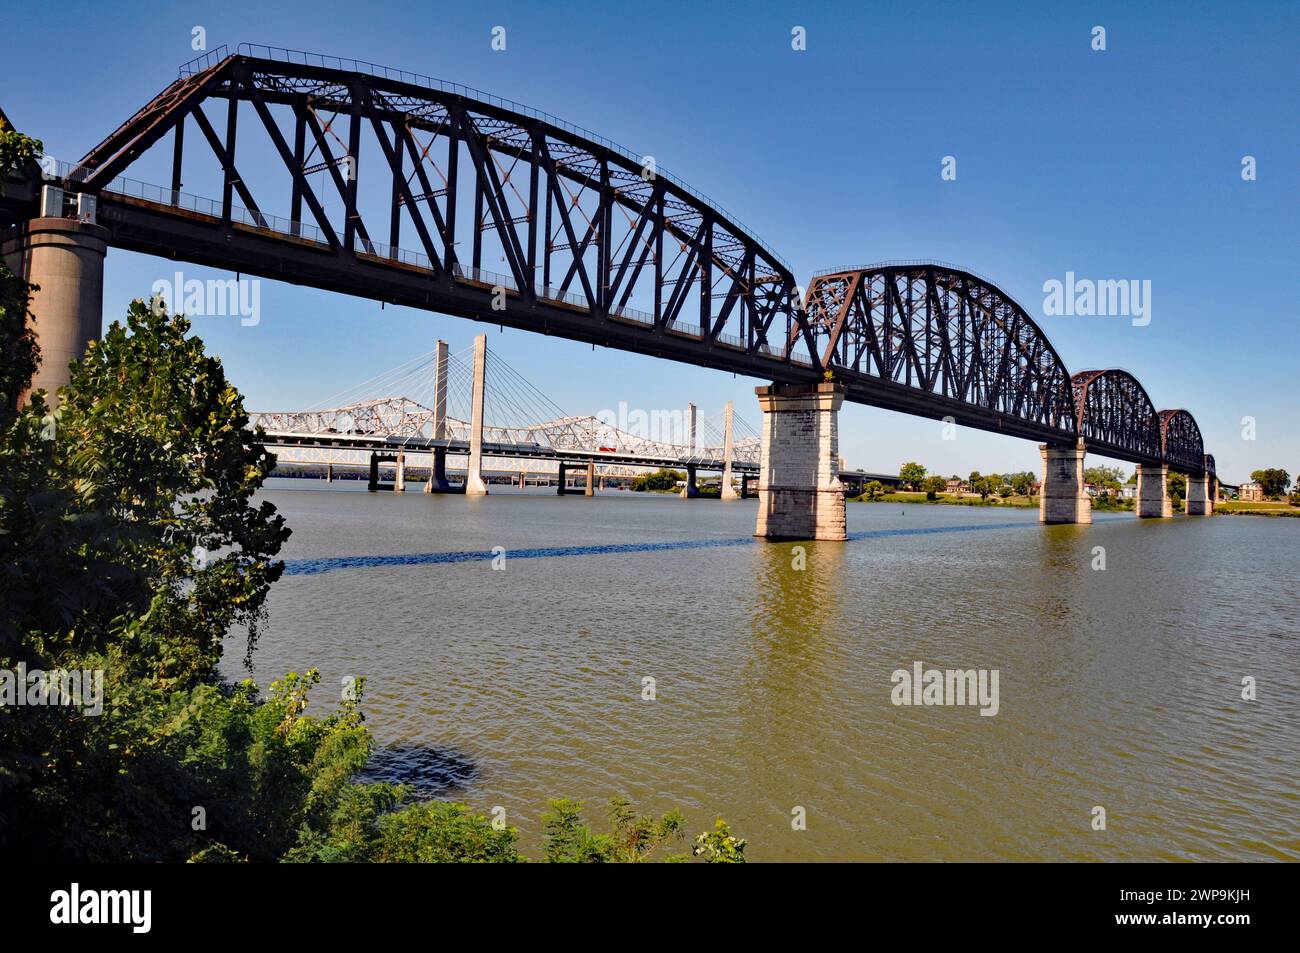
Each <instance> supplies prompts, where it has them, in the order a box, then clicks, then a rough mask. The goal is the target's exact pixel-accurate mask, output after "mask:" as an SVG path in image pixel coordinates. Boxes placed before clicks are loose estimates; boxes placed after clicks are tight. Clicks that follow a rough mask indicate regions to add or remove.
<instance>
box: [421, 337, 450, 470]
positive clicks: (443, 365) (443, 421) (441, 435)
mask: <svg viewBox="0 0 1300 953" xmlns="http://www.w3.org/2000/svg"><path fill="white" fill-rule="evenodd" d="M434 353H435V357H434V362H433V439H434V440H446V439H447V373H448V370H449V363H448V362H449V357H448V352H447V342H446V341H439V342H438V344H437V346H436V348H435V351H434ZM450 489H451V483H449V482H448V480H447V451H446V450H445V449H441V450H434V451H433V459H432V460H431V461H430V467H429V481H428V482H427V483H426V484H425V485H424V492H425V493H446V492H447V491H448V490H450Z"/></svg>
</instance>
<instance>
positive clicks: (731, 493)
mask: <svg viewBox="0 0 1300 953" xmlns="http://www.w3.org/2000/svg"><path fill="white" fill-rule="evenodd" d="M734 421H735V408H734V406H733V405H732V402H731V401H727V414H726V427H725V428H724V436H723V441H722V460H723V463H722V498H723V499H724V500H738V499H740V494H738V493H737V492H736V490H735V488H734V487H733V486H732V485H731V454H732V448H733V447H734V445H735V444H734V439H733V436H732V426H733V424H734Z"/></svg>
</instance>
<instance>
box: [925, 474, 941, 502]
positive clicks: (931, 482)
mask: <svg viewBox="0 0 1300 953" xmlns="http://www.w3.org/2000/svg"><path fill="white" fill-rule="evenodd" d="M946 488H947V483H945V482H944V479H943V477H941V476H928V477H926V478H925V479H924V480H922V481H921V490H922V491H923V492H924V493H925V498H926V499H927V500H934V499H938V497H939V494H940V493H942V492H943V491H944V489H946Z"/></svg>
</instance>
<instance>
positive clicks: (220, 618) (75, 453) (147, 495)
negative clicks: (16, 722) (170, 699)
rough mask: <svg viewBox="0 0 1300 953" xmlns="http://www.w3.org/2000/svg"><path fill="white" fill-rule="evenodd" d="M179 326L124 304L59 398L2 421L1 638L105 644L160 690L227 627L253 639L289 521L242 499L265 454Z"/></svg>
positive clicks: (208, 650)
mask: <svg viewBox="0 0 1300 953" xmlns="http://www.w3.org/2000/svg"><path fill="white" fill-rule="evenodd" d="M189 327H190V325H189V322H188V321H187V320H186V319H185V318H183V317H180V316H176V317H169V316H167V315H166V314H163V313H161V311H160V309H154V308H151V307H150V306H149V305H147V304H145V303H144V302H143V301H134V302H132V303H131V306H130V308H129V309H128V313H127V320H126V324H125V325H123V324H121V323H119V322H114V323H113V324H112V326H111V327H110V328H109V330H108V333H107V334H106V335H105V336H104V339H103V340H102V341H97V342H93V343H92V344H91V346H90V348H89V349H88V350H87V352H86V356H85V357H84V358H83V359H82V360H81V361H80V362H78V363H76V364H74V365H73V368H72V379H71V381H70V383H69V384H68V386H67V387H65V388H61V389H60V404H59V407H58V409H57V410H56V411H54V412H53V413H49V412H48V411H47V409H46V407H45V405H44V402H43V401H42V400H41V399H40V397H39V395H37V396H36V397H35V398H34V399H33V400H32V402H31V404H29V406H28V407H26V408H24V410H23V412H22V413H21V414H20V415H19V419H18V420H17V421H16V423H15V424H14V426H12V427H11V428H10V431H9V435H8V436H9V439H8V440H6V441H5V442H6V444H7V449H8V450H9V451H10V452H11V454H12V455H6V459H5V464H6V465H7V468H6V474H7V476H8V477H9V478H7V479H6V480H5V483H6V490H8V491H9V492H8V493H6V498H5V499H4V508H3V510H0V527H2V528H3V530H4V532H3V533H0V556H3V557H4V561H5V562H6V564H8V565H9V567H10V569H9V571H8V572H6V573H5V574H4V576H3V577H0V587H2V588H0V591H2V592H3V595H4V596H5V598H6V601H7V603H8V605H9V607H10V609H11V612H10V613H8V614H7V618H6V619H5V621H4V622H3V623H0V625H3V628H0V650H4V649H9V648H12V647H13V646H14V643H15V640H16V639H17V637H18V636H19V635H20V634H21V635H23V636H25V637H26V641H27V645H28V646H29V648H31V649H33V650H34V654H35V655H37V656H41V657H44V656H49V655H51V654H57V653H58V652H59V651H61V650H64V649H67V650H74V651H77V652H103V651H107V650H108V649H109V648H110V646H111V647H112V648H114V649H115V650H116V651H117V652H118V653H119V654H118V657H119V658H120V659H121V660H122V662H123V664H129V665H130V666H131V667H132V669H133V670H134V671H135V672H136V673H137V674H140V675H142V676H147V677H150V678H154V679H156V680H158V681H159V683H160V684H161V685H163V686H164V687H166V686H173V687H180V686H184V685H189V684H192V683H193V682H195V681H196V680H201V679H204V678H208V677H210V675H211V673H212V671H213V669H214V668H215V665H216V663H217V661H218V659H219V658H220V654H221V639H222V637H223V636H224V635H225V634H226V632H227V631H228V630H229V629H230V627H231V626H233V625H236V624H242V625H245V626H248V631H249V651H250V652H251V649H252V646H253V645H254V644H255V643H256V637H257V624H258V621H259V620H260V618H261V614H262V609H263V605H264V602H265V599H266V594H267V591H268V589H269V588H270V585H271V583H273V582H274V581H275V580H276V579H278V578H279V576H280V573H281V571H282V570H283V564H282V563H280V562H278V561H276V560H275V556H276V555H277V554H278V553H279V550H280V547H281V545H282V544H283V543H284V541H285V540H286V539H287V538H288V536H289V530H288V529H287V528H286V527H285V525H284V520H283V518H281V517H279V516H278V515H276V513H275V508H274V507H273V506H272V505H271V504H270V503H268V502H265V501H263V502H261V503H256V502H254V499H253V497H254V494H255V493H256V492H257V490H258V488H259V487H260V486H261V484H262V481H263V480H264V479H265V477H266V476H267V474H268V473H270V471H271V469H272V467H273V466H274V464H275V458H274V457H273V456H272V455H271V454H269V453H267V452H266V451H265V450H264V449H263V448H262V447H261V445H260V444H258V443H257V442H256V441H255V439H254V435H253V433H252V432H251V431H249V430H248V429H246V428H247V424H248V415H247V414H246V413H245V412H244V408H243V401H242V399H241V398H240V396H239V393H238V392H237V391H236V390H235V389H234V388H233V387H232V386H231V385H230V384H229V383H228V382H227V380H226V377H225V373H224V371H223V370H222V367H221V362H220V361H219V360H218V359H216V358H214V357H210V356H208V355H207V354H205V353H204V349H203V343H202V342H201V341H200V340H198V339H197V338H189V337H186V332H187V331H188V330H189ZM3 452H4V451H0V453H3ZM10 466H11V467H12V468H11V469H10V468H9V467H10ZM11 494H12V495H11ZM53 568H57V569H58V571H59V572H60V576H59V583H60V584H59V586H58V588H57V589H53V590H52V589H51V587H50V586H49V585H48V581H49V580H48V578H47V577H46V574H47V573H48V572H49V571H50V570H51V569H53ZM52 594H53V595H54V596H55V597H54V598H51V595H52Z"/></svg>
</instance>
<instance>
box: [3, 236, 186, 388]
mask: <svg viewBox="0 0 1300 953" xmlns="http://www.w3.org/2000/svg"><path fill="white" fill-rule="evenodd" d="M107 252H108V230H107V229H104V228H101V227H100V226H98V225H95V224H93V223H91V222H84V221H78V220H76V219H72V218H34V219H32V220H30V221H28V222H26V223H24V224H23V225H22V226H20V227H19V228H18V229H17V230H16V233H15V234H14V235H13V237H11V238H9V239H8V240H7V241H5V242H4V244H3V245H2V246H0V256H2V257H3V258H4V260H5V264H6V265H8V266H9V269H10V270H11V271H13V273H14V274H16V275H18V276H19V277H20V278H23V279H24V280H26V281H28V282H30V283H32V284H34V285H39V286H40V287H39V290H37V291H35V292H33V294H32V302H31V311H32V314H33V316H34V317H35V318H36V322H35V329H36V341H37V343H38V344H39V345H40V348H41V364H40V367H39V368H37V370H36V376H35V377H34V378H33V379H32V384H31V389H30V390H29V391H28V392H27V393H26V394H23V395H21V397H20V398H19V404H20V405H21V404H25V403H26V402H27V396H28V394H30V393H31V392H32V391H36V390H41V389H44V390H45V392H46V394H47V395H48V398H47V401H48V403H49V404H50V405H51V406H54V405H55V404H57V403H58V398H57V391H58V388H60V387H62V386H63V385H65V384H67V383H68V380H69V379H70V377H71V375H70V374H69V372H68V364H69V363H71V362H72V361H77V360H80V359H81V357H82V356H83V355H84V354H85V353H86V347H87V346H88V345H89V344H90V342H91V341H96V340H98V339H99V335H100V332H101V329H102V327H103V323H104V256H105V255H106V254H107ZM167 306H168V308H169V309H175V308H176V302H174V301H168V302H167Z"/></svg>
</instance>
